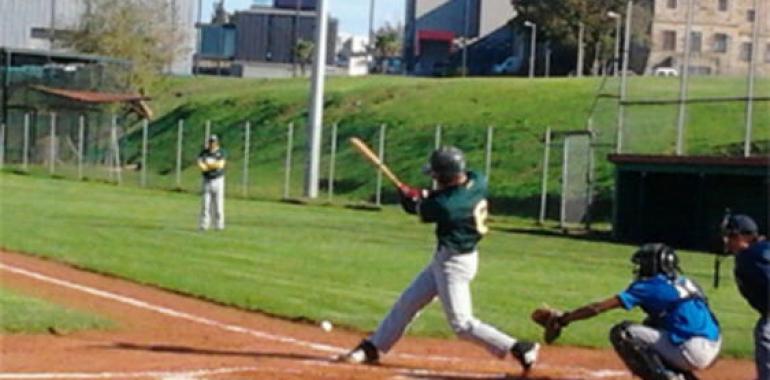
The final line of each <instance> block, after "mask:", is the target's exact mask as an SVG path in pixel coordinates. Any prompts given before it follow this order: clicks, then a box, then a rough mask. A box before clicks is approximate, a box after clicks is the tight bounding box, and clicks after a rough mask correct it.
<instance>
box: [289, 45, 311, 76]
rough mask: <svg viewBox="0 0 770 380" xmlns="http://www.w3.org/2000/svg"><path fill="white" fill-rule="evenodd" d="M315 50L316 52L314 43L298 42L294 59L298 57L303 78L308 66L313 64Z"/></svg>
mask: <svg viewBox="0 0 770 380" xmlns="http://www.w3.org/2000/svg"><path fill="white" fill-rule="evenodd" d="M313 50H315V44H314V43H313V41H308V40H303V39H300V40H298V41H297V45H296V46H294V57H296V59H297V62H298V63H299V70H300V72H301V73H302V76H305V68H306V67H307V65H308V64H310V63H311V62H313Z"/></svg>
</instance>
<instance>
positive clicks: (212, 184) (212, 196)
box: [200, 176, 225, 230]
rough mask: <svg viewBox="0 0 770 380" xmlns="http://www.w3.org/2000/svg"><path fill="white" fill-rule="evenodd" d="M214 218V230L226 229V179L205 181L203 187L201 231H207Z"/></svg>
mask: <svg viewBox="0 0 770 380" xmlns="http://www.w3.org/2000/svg"><path fill="white" fill-rule="evenodd" d="M212 214H213V217H214V228H216V229H218V230H222V229H224V228H225V177H224V176H222V177H219V178H214V179H210V180H207V179H205V178H204V179H203V184H202V185H201V217H200V229H202V230H207V229H209V226H210V225H211V217H212Z"/></svg>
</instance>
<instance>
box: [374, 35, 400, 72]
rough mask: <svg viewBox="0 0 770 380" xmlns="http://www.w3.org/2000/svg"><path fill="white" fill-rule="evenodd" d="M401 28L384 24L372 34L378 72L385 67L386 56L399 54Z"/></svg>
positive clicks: (383, 70)
mask: <svg viewBox="0 0 770 380" xmlns="http://www.w3.org/2000/svg"><path fill="white" fill-rule="evenodd" d="M401 36H402V33H401V28H400V27H399V26H392V25H390V24H385V26H383V27H382V28H380V29H379V30H378V31H377V33H376V35H375V36H374V58H375V62H376V66H377V70H378V71H379V72H385V71H386V69H387V67H386V66H387V58H392V57H397V56H399V55H400V54H401V40H402V38H401Z"/></svg>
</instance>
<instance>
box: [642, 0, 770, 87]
mask: <svg viewBox="0 0 770 380" xmlns="http://www.w3.org/2000/svg"><path fill="white" fill-rule="evenodd" d="M689 1H690V0H655V4H654V18H653V22H652V38H651V46H650V55H649V59H648V64H647V67H648V70H650V71H652V70H654V69H655V68H658V67H673V68H676V69H677V70H679V72H681V71H682V70H681V66H682V63H683V61H684V46H685V39H684V35H685V29H686V19H687V7H688V3H689ZM692 1H695V2H696V3H695V6H694V7H693V9H694V13H693V24H692V31H691V35H692V39H691V43H690V51H691V55H690V73H691V74H704V75H745V74H746V73H747V72H748V69H749V62H750V58H751V54H752V50H753V51H756V53H757V54H758V56H757V59H756V63H757V74H758V75H760V76H763V75H764V76H767V75H770V17H769V16H770V15H768V12H769V11H770V7H768V1H767V0H756V1H755V0H692ZM755 3H756V4H757V5H758V9H754V4H755ZM755 21H756V22H759V23H760V25H759V34H758V42H759V43H758V45H759V46H757V47H754V46H753V44H752V29H753V26H754V22H755Z"/></svg>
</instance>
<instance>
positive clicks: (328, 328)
mask: <svg viewBox="0 0 770 380" xmlns="http://www.w3.org/2000/svg"><path fill="white" fill-rule="evenodd" d="M333 327H334V326H333V325H332V323H331V322H329V321H326V320H324V321H321V330H323V331H326V332H329V331H332V328H333Z"/></svg>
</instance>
